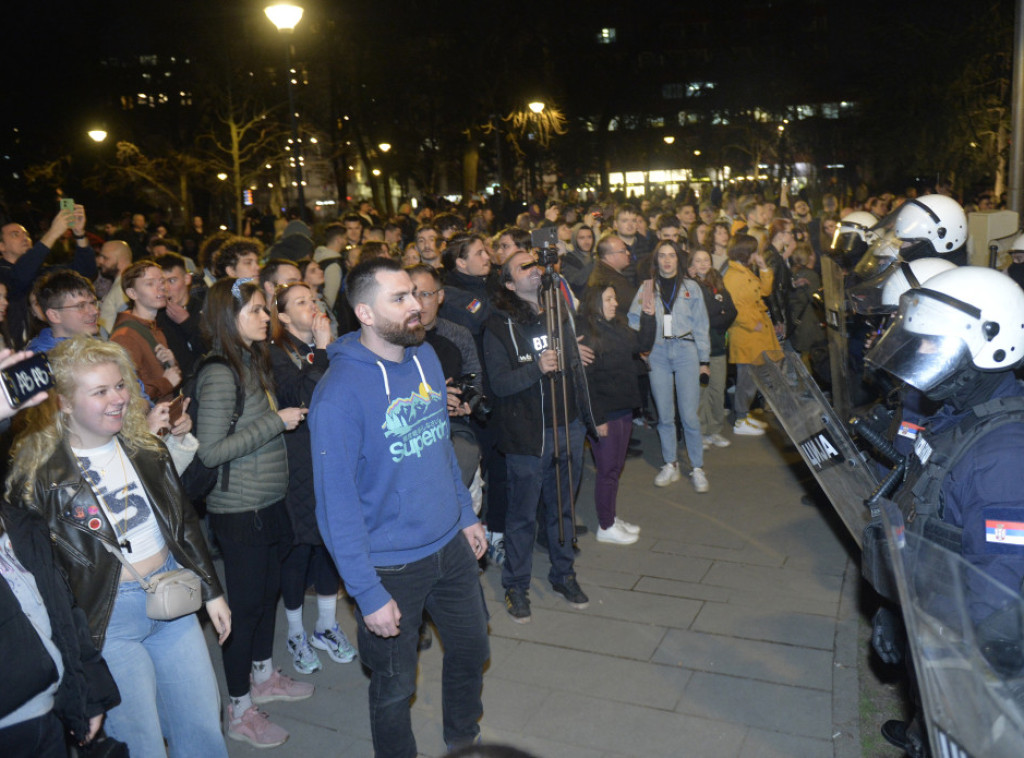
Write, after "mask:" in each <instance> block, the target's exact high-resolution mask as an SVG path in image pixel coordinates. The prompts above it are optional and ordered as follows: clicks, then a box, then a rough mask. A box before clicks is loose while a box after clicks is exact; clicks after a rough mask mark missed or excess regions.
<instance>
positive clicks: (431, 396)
mask: <svg viewBox="0 0 1024 758" xmlns="http://www.w3.org/2000/svg"><path fill="white" fill-rule="evenodd" d="M381 428H382V429H384V430H385V431H384V436H385V437H398V438H399V439H398V440H397V441H395V442H393V443H392V444H391V446H390V447H389V448H388V450H389V452H390V453H391V460H393V461H394V462H395V463H398V462H399V461H401V460H402V459H403V458H406V457H408V456H410V455H415V456H416V457H417V458H418V457H420V456H421V455H422V454H423V451H424V449H426V448H428V447H430V446H431V445H433V444H434V443H435V442H438V441H440V440H445V439H448V424H447V416H446V411H445V403H444V400H443V396H442V395H441V393H439V392H435V391H434V390H433V389H431V387H430V385H428V384H426V383H425V382H420V386H419V388H418V390H417V391H416V392H414V393H413V394H411V395H409V397H401V398H398V399H396V400H393V401H391V404H390V405H388V409H387V410H386V411H385V412H384V423H383V425H382V426H381Z"/></svg>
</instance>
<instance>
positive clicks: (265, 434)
mask: <svg viewBox="0 0 1024 758" xmlns="http://www.w3.org/2000/svg"><path fill="white" fill-rule="evenodd" d="M269 324H270V311H269V310H268V309H267V301H266V299H265V298H264V295H263V290H262V289H261V288H260V285H259V281H258V280H256V279H220V280H218V281H217V282H215V283H214V285H213V286H212V287H210V291H209V292H208V293H207V296H206V306H205V308H204V309H203V323H202V326H203V332H204V336H206V338H207V340H208V342H209V344H210V345H211V346H212V353H213V354H214V355H216V356H219V358H220V360H219V361H216V362H213V363H210V364H209V365H206V366H204V367H203V368H202V369H201V370H200V372H199V375H198V376H197V377H196V396H197V397H198V399H199V409H200V410H199V418H198V423H197V424H196V427H197V428H196V436H197V437H198V438H199V451H198V452H197V453H196V454H197V455H198V456H199V459H200V460H201V461H202V462H203V463H204V464H205V465H206V466H208V467H210V468H217V469H219V473H218V477H217V484H216V485H215V486H214V488H213V491H212V492H210V494H209V495H207V496H206V508H207V511H208V512H209V514H210V515H209V519H210V528H211V529H212V530H213V532H214V534H215V535H216V536H217V541H218V543H219V544H220V549H221V554H222V555H223V556H224V577H225V580H226V584H227V590H228V597H229V598H231V606H232V610H233V611H234V614H235V630H234V634H233V636H232V639H231V641H230V643H229V644H227V645H225V646H224V649H223V651H222V652H223V658H224V674H225V678H226V679H227V684H228V695H229V696H230V702H229V704H228V737H230V738H231V739H234V740H239V741H242V742H248V743H249V744H250V745H253V746H255V747H263V748H266V747H276V746H277V745H281V744H283V743H284V741H285V740H287V739H288V732H286V731H285V730H284V729H282V728H281V727H280V726H278V725H277V724H275V723H273V722H272V721H270V719H269V717H268V716H267V714H265V713H263V712H262V711H260V710H259V709H258V708H257V707H256V706H257V705H259V704H262V703H267V702H270V701H273V700H304V699H306V698H308V697H311V696H312V694H313V685H311V684H308V683H306V682H296V681H294V680H292V679H290V678H289V677H287V676H285V675H284V674H282V673H281V672H280V671H278V670H277V669H276V668H274V662H273V656H272V653H273V647H274V616H275V613H276V611H277V597H278V594H279V591H280V584H281V561H282V559H283V558H284V556H285V553H286V552H287V551H288V549H289V547H290V546H291V541H292V530H291V524H290V522H289V519H288V511H287V509H286V508H285V502H284V501H285V496H286V495H287V494H288V461H287V453H286V451H285V443H284V432H285V431H290V430H292V429H295V428H296V427H297V426H298V425H299V424H300V423H302V422H303V419H305V417H306V412H307V409H306V408H296V407H291V408H283V409H280V410H278V407H277V401H276V400H275V399H274V377H273V374H272V372H271V367H270V355H269V352H268V348H267V336H268V335H267V327H268V326H269ZM239 383H240V384H241V386H242V387H244V389H245V402H244V405H243V407H242V413H241V415H240V416H239V417H238V419H237V423H236V424H235V426H234V431H233V432H232V431H231V428H232V427H231V424H232V418H233V416H234V413H235V403H236V388H237V386H238V384H239Z"/></svg>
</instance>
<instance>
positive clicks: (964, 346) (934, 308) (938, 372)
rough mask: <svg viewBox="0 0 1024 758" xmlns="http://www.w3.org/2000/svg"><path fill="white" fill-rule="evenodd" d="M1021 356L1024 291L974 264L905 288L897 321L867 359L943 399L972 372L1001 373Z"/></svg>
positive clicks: (1023, 343)
mask: <svg viewBox="0 0 1024 758" xmlns="http://www.w3.org/2000/svg"><path fill="white" fill-rule="evenodd" d="M1022 359H1024V290H1022V289H1021V288H1020V287H1019V286H1018V285H1017V283H1016V282H1014V281H1013V280H1012V279H1010V278H1009V277H1008V276H1005V275H1004V274H1002V273H1000V272H999V271H996V270H994V269H989V268H981V267H979V266H961V267H959V268H956V269H953V270H952V271H947V272H945V273H942V274H938V275H936V276H934V277H932V278H931V279H929V280H928V282H927V284H926V286H924V287H921V288H920V289H911V290H908V291H907V292H905V293H904V294H903V296H902V297H901V298H900V306H899V311H898V313H897V315H896V320H895V321H893V323H892V326H890V327H889V329H888V330H887V331H886V332H885V334H883V335H882V338H881V339H880V340H879V341H878V343H877V344H876V345H875V346H874V347H873V348H872V349H871V350H870V351H869V352H868V354H867V355H866V356H865V360H867V362H869V363H871V364H872V365H875V366H877V367H878V368H881V369H884V370H886V371H888V372H889V373H890V374H892V375H894V376H896V377H898V378H900V379H902V380H903V381H905V382H906V383H907V384H909V385H911V386H912V387H916V388H917V389H919V390H921V391H922V392H924V393H925V394H927V395H928V396H929V397H931V398H933V399H943V398H946V397H949V396H950V395H951V394H952V392H953V391H956V390H957V389H959V388H960V387H962V386H963V385H964V384H965V381H964V380H965V379H967V380H969V379H970V378H971V377H973V378H977V373H976V372H993V371H1007V370H1010V369H1012V368H1014V367H1015V366H1017V365H1018V364H1019V363H1020V362H1021V360H1022ZM971 369H974V371H973V372H972V371H971Z"/></svg>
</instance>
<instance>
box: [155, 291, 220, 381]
mask: <svg viewBox="0 0 1024 758" xmlns="http://www.w3.org/2000/svg"><path fill="white" fill-rule="evenodd" d="M202 310H203V300H202V299H201V298H197V297H191V298H189V301H188V318H187V319H185V320H184V321H183V322H182V323H180V324H179V323H178V322H177V321H175V320H174V319H172V318H171V317H170V316H168V315H167V310H166V309H164V308H161V309H160V310H159V311H157V314H156V325H157V326H159V327H160V330H161V331H162V332H163V333H164V337H166V338H167V347H169V348H170V349H171V352H172V353H174V357H175V359H176V360H177V361H178V366H179V367H180V368H181V375H182V376H183V377H187V376H191V375H192V371H193V369H195V367H196V364H197V363H199V359H200V358H202V357H203V356H204V355H206V353H207V351H208V350H209V348H208V347H207V346H206V342H205V341H204V340H203V337H202V334H201V333H200V330H199V315H200V313H201V312H202Z"/></svg>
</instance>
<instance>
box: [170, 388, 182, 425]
mask: <svg viewBox="0 0 1024 758" xmlns="http://www.w3.org/2000/svg"><path fill="white" fill-rule="evenodd" d="M184 406H185V396H184V395H178V396H177V397H176V398H174V400H172V401H171V407H170V408H168V410H167V413H168V421H169V422H170V424H171V428H173V427H174V425H175V424H177V423H178V421H179V420H180V419H181V414H182V412H183V411H184V410H185V408H184Z"/></svg>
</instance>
